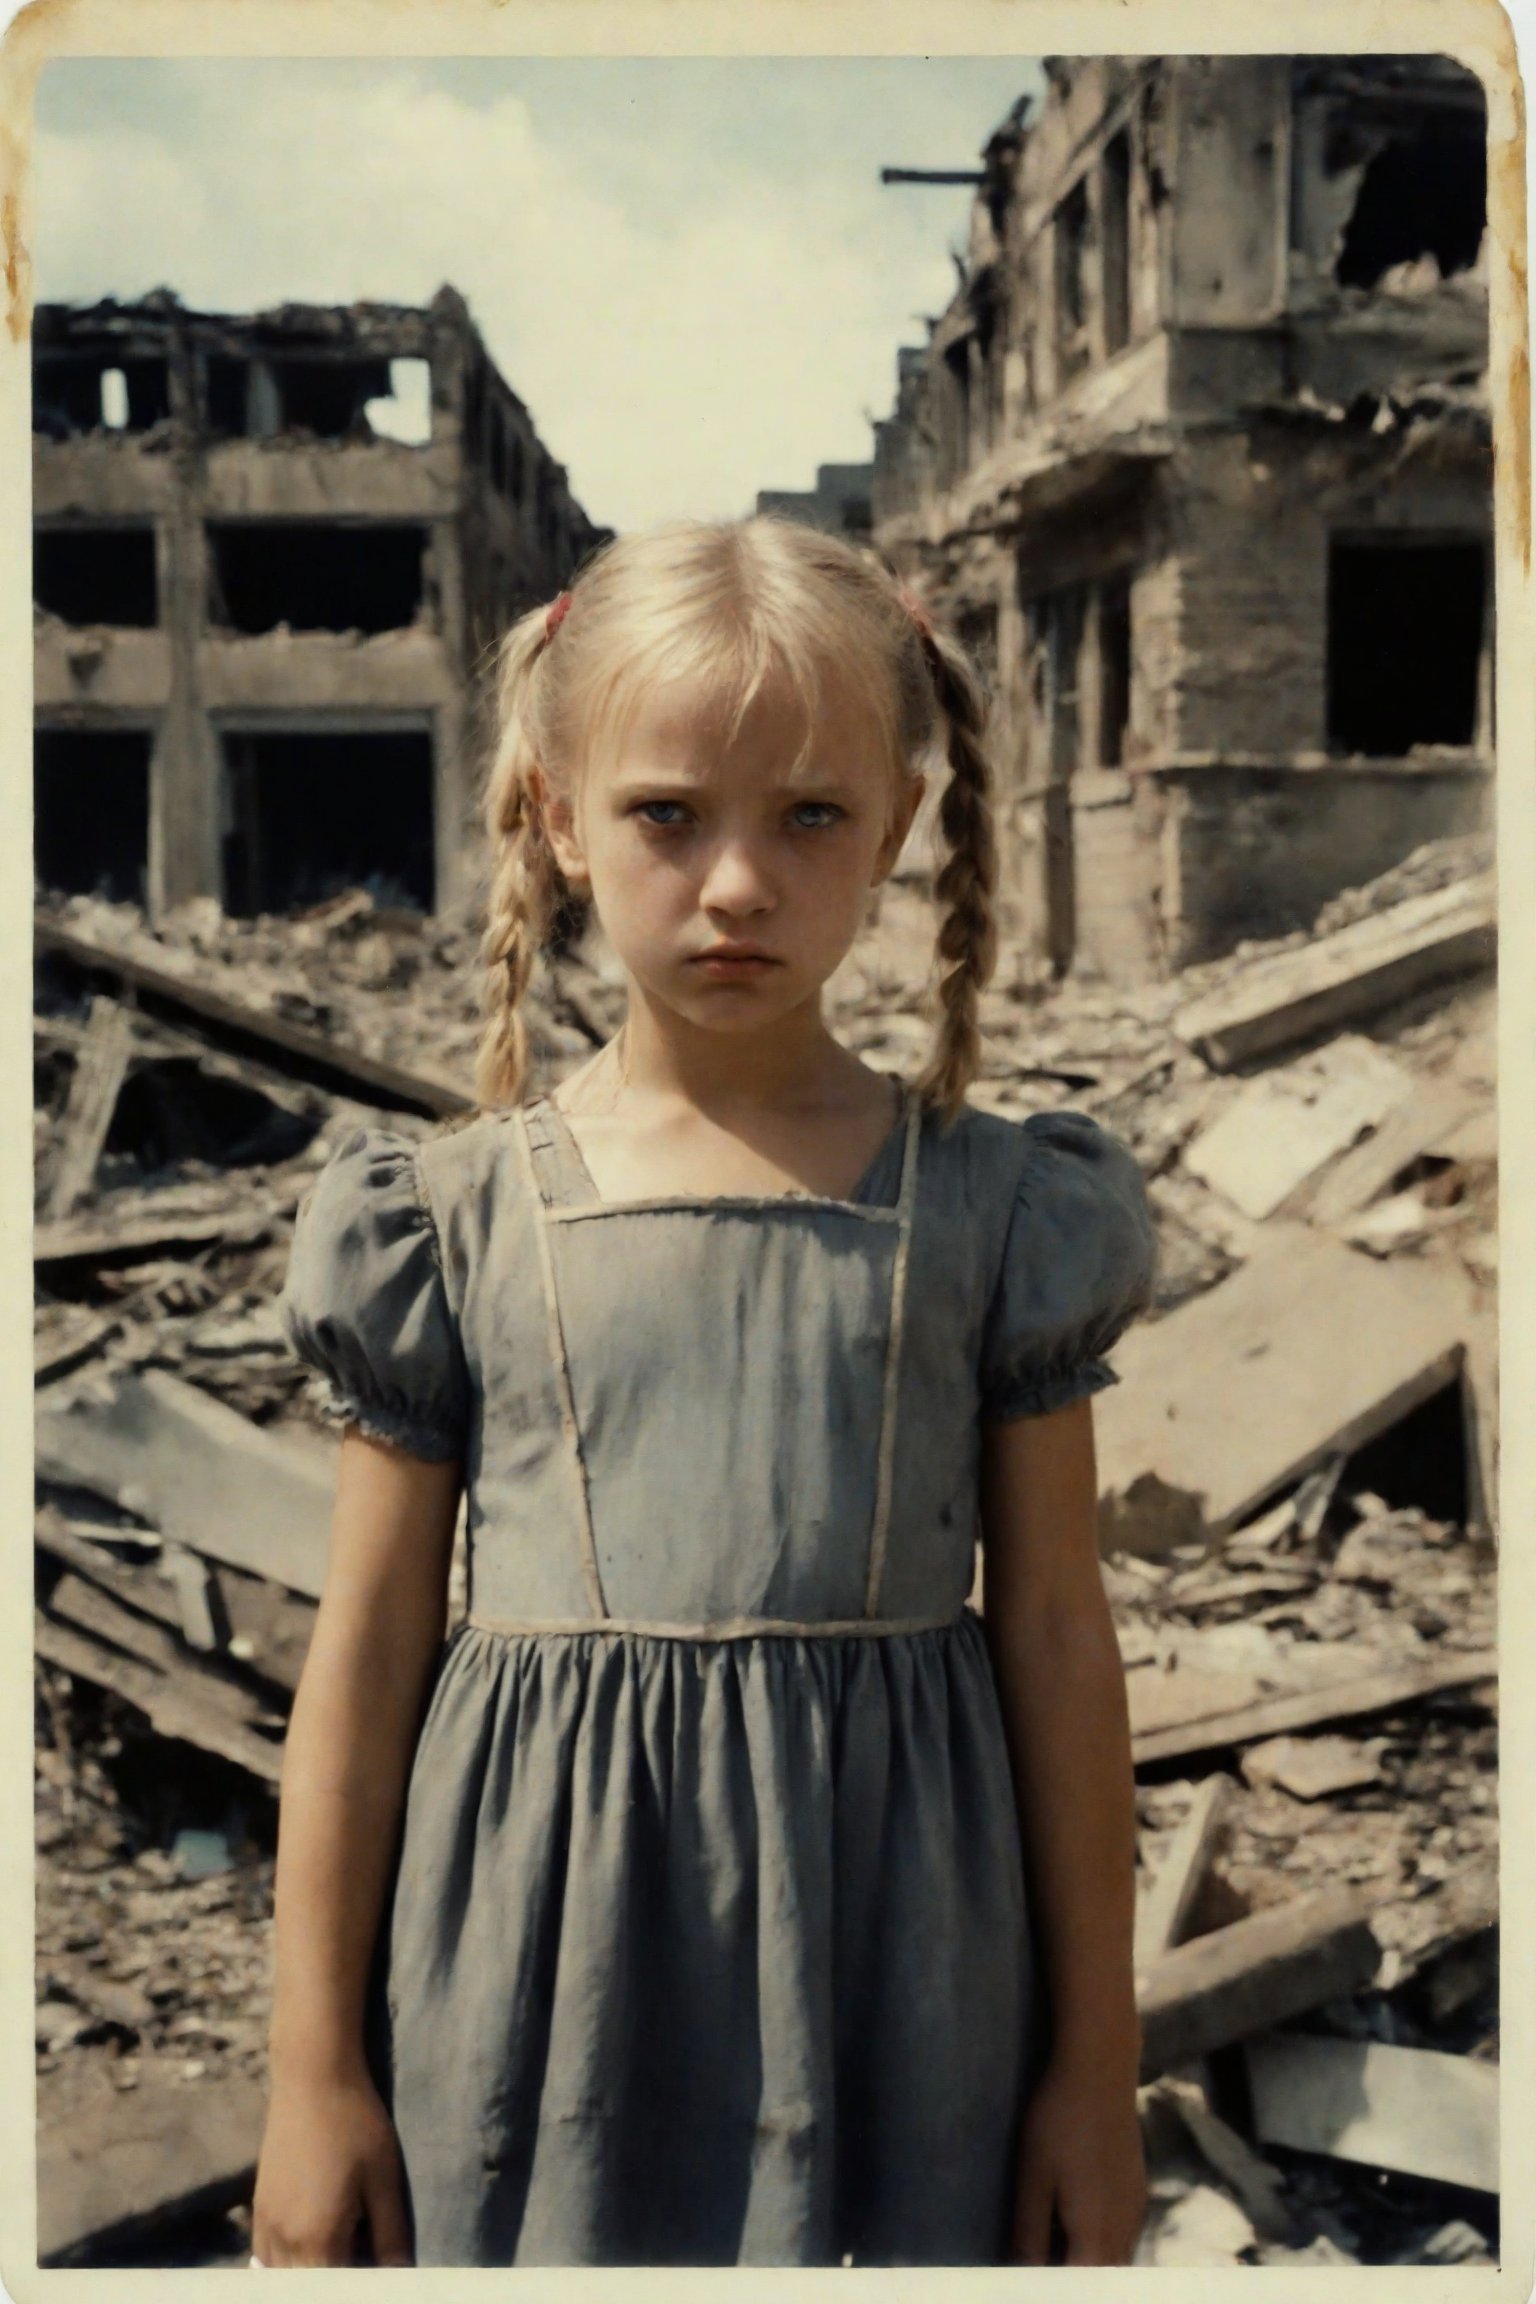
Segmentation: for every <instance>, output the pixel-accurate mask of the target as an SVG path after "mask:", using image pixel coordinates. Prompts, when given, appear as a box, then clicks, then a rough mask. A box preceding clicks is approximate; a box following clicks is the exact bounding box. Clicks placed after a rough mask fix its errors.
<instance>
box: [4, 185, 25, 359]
mask: <svg viewBox="0 0 1536 2304" xmlns="http://www.w3.org/2000/svg"><path fill="white" fill-rule="evenodd" d="M0 234H3V236H4V241H5V325H6V327H7V329H8V330H9V332H10V337H11V342H12V343H13V344H18V343H20V341H21V339H22V338H23V337H24V336H25V335H26V333H27V308H28V298H27V294H26V285H25V284H26V277H27V271H28V265H27V251H26V248H25V247H24V245H23V244H22V237H21V201H20V198H19V196H18V195H17V193H16V192H15V191H14V190H11V191H7V193H6V195H5V202H4V206H3V207H0Z"/></svg>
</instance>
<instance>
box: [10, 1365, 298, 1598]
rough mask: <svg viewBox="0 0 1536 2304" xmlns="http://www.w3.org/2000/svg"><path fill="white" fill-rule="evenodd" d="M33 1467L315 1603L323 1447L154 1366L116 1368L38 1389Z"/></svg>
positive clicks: (212, 1557) (174, 1538)
mask: <svg viewBox="0 0 1536 2304" xmlns="http://www.w3.org/2000/svg"><path fill="white" fill-rule="evenodd" d="M35 1428H36V1436H37V1437H36V1454H37V1469H38V1471H39V1472H40V1473H41V1475H42V1477H43V1478H44V1479H47V1480H53V1481H56V1482H59V1483H60V1484H62V1485H66V1486H74V1487H79V1488H86V1489H89V1490H91V1491H92V1492H94V1493H95V1494H97V1495H101V1496H106V1497H107V1498H109V1499H110V1500H111V1501H112V1502H114V1503H120V1504H121V1503H124V1502H126V1503H128V1504H129V1505H130V1506H131V1507H132V1509H133V1511H134V1512H135V1515H136V1517H138V1518H140V1519H144V1520H148V1521H150V1522H152V1524H153V1525H154V1526H155V1527H156V1528H157V1529H158V1530H159V1532H160V1534H161V1535H162V1536H163V1537H165V1538H167V1539H169V1540H170V1541H172V1542H175V1543H181V1544H186V1545H189V1546H190V1547H191V1549H192V1550H193V1551H194V1552H201V1553H204V1554H205V1555H206V1556H207V1557H208V1558H209V1559H210V1560H219V1561H223V1562H226V1563H227V1564H228V1565H229V1566H231V1567H235V1568H245V1569H248V1570H249V1571H250V1572H251V1573H252V1574H253V1575H256V1576H265V1577H269V1578H270V1579H271V1580H272V1581H273V1582H274V1583H277V1584H282V1585H285V1586H286V1587H287V1589H288V1590H289V1591H290V1592H300V1593H303V1594H305V1595H306V1596H307V1597H308V1598H309V1599H312V1600H317V1599H318V1598H319V1596H320V1588H321V1585H322V1583H323V1582H324V1579H325V1562H326V1555H327V1552H328V1551H329V1548H330V1528H331V1510H332V1506H333V1504H334V1501H335V1492H336V1465H335V1456H336V1451H335V1450H334V1448H332V1447H330V1446H327V1445H326V1444H325V1443H324V1442H319V1444H317V1445H315V1446H308V1445H302V1446H301V1445H300V1443H299V1442H298V1441H296V1440H292V1439H287V1438H284V1437H281V1436H280V1435H279V1434H277V1433H275V1432H268V1431H264V1430H262V1429H261V1428H260V1427H259V1426H257V1425H255V1424H252V1423H251V1422H250V1421H249V1420H248V1419H247V1418H246V1417H244V1416H240V1415H237V1414H236V1412H235V1410H234V1409H233V1408H229V1407H226V1406H225V1404H224V1402H223V1401H222V1400H215V1399H213V1398H211V1397H210V1395H209V1394H208V1393H206V1392H201V1391H199V1390H198V1388H197V1386H196V1385H195V1384H185V1383H183V1382H182V1381H181V1379H180V1378H179V1377H176V1376H172V1375H169V1374H168V1373H167V1372H166V1371H165V1370H164V1369H161V1368H150V1369H145V1370H142V1371H127V1370H117V1371H114V1373H113V1378H112V1383H111V1388H110V1390H106V1389H105V1387H104V1389H103V1393H102V1395H101V1396H96V1395H88V1396H87V1395H81V1396H78V1397H76V1398H73V1399H65V1400H63V1401H55V1400H53V1399H51V1398H50V1395H49V1394H48V1393H47V1392H43V1393H41V1394H39V1396H38V1402H37V1414H36V1420H35Z"/></svg>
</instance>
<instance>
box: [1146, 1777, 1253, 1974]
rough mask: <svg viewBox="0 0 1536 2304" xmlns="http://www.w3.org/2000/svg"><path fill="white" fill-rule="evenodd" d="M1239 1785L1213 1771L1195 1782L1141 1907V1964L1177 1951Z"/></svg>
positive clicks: (1149, 1962) (1150, 1962)
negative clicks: (1175, 1948)
mask: <svg viewBox="0 0 1536 2304" xmlns="http://www.w3.org/2000/svg"><path fill="white" fill-rule="evenodd" d="M1232 1790H1233V1784H1232V1779H1231V1777H1230V1776H1222V1775H1215V1776H1207V1777H1206V1778H1205V1779H1204V1781H1203V1782H1202V1783H1199V1784H1197V1785H1196V1786H1195V1790H1194V1796H1193V1798H1192V1799H1191V1801H1190V1803H1189V1807H1188V1809H1187V1811H1186V1812H1185V1814H1184V1816H1183V1817H1182V1819H1181V1820H1180V1822H1179V1825H1178V1828H1177V1830H1176V1831H1175V1832H1174V1835H1173V1838H1172V1839H1171V1840H1170V1842H1169V1844H1168V1847H1167V1850H1166V1852H1165V1854H1164V1856H1163V1860H1162V1862H1161V1864H1159V1866H1158V1868H1157V1871H1156V1873H1155V1875H1154V1877H1153V1879H1152V1881H1151V1883H1150V1885H1149V1887H1148V1889H1147V1891H1146V1894H1145V1895H1144V1896H1143V1897H1142V1898H1141V1900H1140V1902H1139V1904H1138V1906H1137V1910H1136V1966H1137V1968H1138V1969H1139V1970H1144V1969H1147V1968H1149V1967H1150V1966H1151V1965H1152V1963H1153V1962H1154V1961H1156V1960H1160V1959H1161V1958H1162V1956H1163V1954H1164V1953H1165V1952H1171V1951H1172V1950H1173V1948H1174V1946H1175V1945H1176V1944H1177V1943H1178V1942H1179V1941H1180V1939H1181V1938H1182V1936H1183V1933H1184V1923H1185V1921H1186V1920H1187V1919H1188V1918H1189V1913H1190V1908H1191V1906H1192V1905H1193V1903H1194V1901H1195V1898H1196V1896H1197V1895H1198V1894H1199V1892H1200V1883H1201V1881H1202V1880H1203V1879H1204V1878H1205V1873H1206V1867H1207V1865H1208V1864H1209V1862H1210V1860H1211V1854H1212V1851H1213V1850H1214V1849H1215V1847H1216V1844H1217V1842H1218V1841H1219V1839H1220V1838H1221V1832H1222V1826H1223V1824H1224V1823H1225V1821H1226V1809H1227V1803H1228V1801H1229V1799H1230V1796H1231V1793H1232Z"/></svg>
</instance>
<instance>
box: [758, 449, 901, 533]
mask: <svg viewBox="0 0 1536 2304" xmlns="http://www.w3.org/2000/svg"><path fill="white" fill-rule="evenodd" d="M874 476H875V473H874V466H873V465H872V464H818V465H817V467H816V485H815V487H814V488H760V489H759V490H758V492H757V505H756V509H757V511H758V512H759V513H763V512H767V513H771V514H774V515H776V516H777V517H778V518H779V519H781V520H798V521H800V522H802V523H803V524H804V526H806V527H807V528H821V529H824V530H825V531H826V532H827V534H828V535H831V536H845V537H847V539H848V541H849V542H850V543H851V544H867V543H868V541H869V533H870V527H871V523H872V518H873V515H872V511H871V495H870V492H871V489H872V487H873V485H874Z"/></svg>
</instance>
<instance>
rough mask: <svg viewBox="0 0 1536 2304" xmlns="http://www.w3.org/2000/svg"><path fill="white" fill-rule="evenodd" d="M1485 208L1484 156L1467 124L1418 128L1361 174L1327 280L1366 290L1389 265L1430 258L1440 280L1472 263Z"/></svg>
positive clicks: (1473, 125) (1478, 135) (1478, 134)
mask: <svg viewBox="0 0 1536 2304" xmlns="http://www.w3.org/2000/svg"><path fill="white" fill-rule="evenodd" d="M1487 209H1488V156H1487V146H1486V142H1485V138H1484V133H1483V128H1482V125H1481V123H1480V122H1478V121H1475V120H1431V121H1426V123H1425V125H1424V127H1423V128H1422V129H1421V130H1420V132H1419V133H1418V135H1417V136H1414V137H1412V138H1401V139H1398V140H1395V141H1394V142H1392V143H1390V144H1388V145H1386V146H1385V147H1384V148H1383V149H1382V150H1381V151H1380V152H1378V153H1377V154H1376V157H1375V158H1374V159H1373V160H1372V161H1371V163H1370V165H1369V166H1368V167H1367V169H1366V171H1365V174H1364V176H1363V178H1362V179H1361V184H1360V193H1359V197H1358V199H1357V200H1356V202H1355V206H1354V212H1353V214H1352V215H1351V217H1350V219H1349V222H1348V224H1347V225H1346V226H1345V228H1344V237H1343V240H1342V242H1341V244H1340V247H1339V255H1338V261H1337V263H1336V264H1335V266H1334V277H1335V279H1337V280H1338V282H1339V283H1340V285H1341V286H1342V287H1346V288H1371V287H1374V286H1375V284H1376V282H1377V281H1378V280H1379V279H1380V278H1381V276H1382V274H1383V273H1384V272H1386V271H1388V270H1390V269H1391V267H1392V266H1393V265H1394V264H1409V263H1412V262H1413V261H1414V260H1415V259H1416V258H1418V257H1420V256H1433V257H1434V259H1435V261H1436V263H1437V264H1438V265H1439V267H1440V273H1441V277H1442V278H1448V277H1449V275H1450V274H1451V273H1453V272H1465V271H1466V270H1468V268H1469V267H1470V266H1471V265H1473V264H1475V263H1476V261H1477V251H1478V246H1479V243H1480V242H1481V240H1482V237H1483V225H1484V222H1485V220H1486V217H1487Z"/></svg>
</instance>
